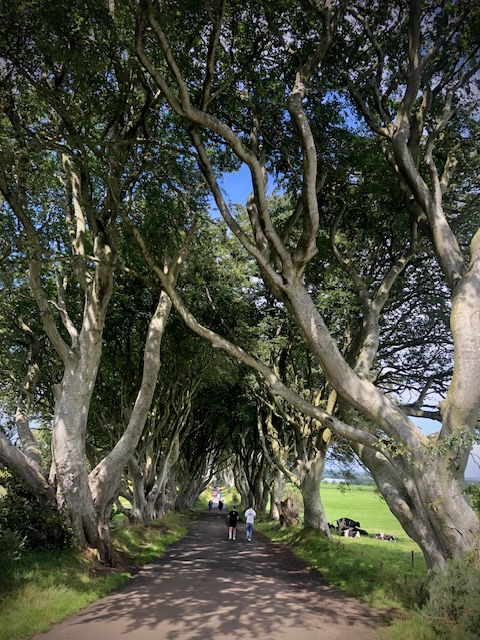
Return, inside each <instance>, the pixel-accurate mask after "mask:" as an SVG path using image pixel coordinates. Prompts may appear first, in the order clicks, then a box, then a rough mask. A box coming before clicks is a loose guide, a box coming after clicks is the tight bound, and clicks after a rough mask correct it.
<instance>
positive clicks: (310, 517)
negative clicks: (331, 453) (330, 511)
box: [300, 451, 331, 539]
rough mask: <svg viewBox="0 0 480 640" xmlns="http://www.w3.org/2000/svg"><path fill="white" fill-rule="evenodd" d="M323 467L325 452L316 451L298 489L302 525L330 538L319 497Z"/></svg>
mask: <svg viewBox="0 0 480 640" xmlns="http://www.w3.org/2000/svg"><path fill="white" fill-rule="evenodd" d="M324 468H325V454H324V452H323V451H318V452H317V455H316V456H315V458H314V459H313V460H311V461H309V463H308V468H307V469H306V470H304V472H303V473H302V480H301V483H300V490H301V492H302V498H303V526H304V527H305V528H306V529H314V530H315V531H318V532H320V533H321V534H322V535H324V536H326V537H327V538H329V539H330V537H331V535H330V528H329V526H328V522H327V516H326V515H325V510H324V508H323V504H322V499H321V497H320V483H321V481H322V474H323V470H324Z"/></svg>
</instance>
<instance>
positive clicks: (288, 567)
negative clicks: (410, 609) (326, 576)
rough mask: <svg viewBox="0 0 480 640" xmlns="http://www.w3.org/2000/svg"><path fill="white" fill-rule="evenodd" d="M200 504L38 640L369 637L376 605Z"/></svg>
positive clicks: (375, 624)
mask: <svg viewBox="0 0 480 640" xmlns="http://www.w3.org/2000/svg"><path fill="white" fill-rule="evenodd" d="M226 538H227V527H226V523H225V515H224V514H218V512H213V511H212V512H210V513H209V512H206V513H204V514H202V515H201V516H200V518H199V520H198V521H197V522H195V523H193V524H192V525H191V527H190V529H189V532H188V534H187V536H186V537H185V538H183V539H182V540H181V541H179V542H177V543H176V544H174V545H172V547H170V548H169V549H168V550H167V552H166V553H165V555H163V556H162V557H161V558H158V559H157V560H156V561H154V562H153V563H151V564H149V565H147V566H146V567H145V568H144V569H142V570H141V571H140V572H139V573H138V574H137V575H135V576H134V577H133V578H132V579H131V580H130V581H129V582H128V583H126V584H124V585H123V586H122V587H120V588H119V589H117V590H116V591H115V592H114V593H112V594H111V595H109V596H107V597H105V598H102V599H101V600H99V601H98V602H96V603H94V604H92V605H90V606H89V607H87V608H86V609H85V610H83V611H82V612H80V613H78V614H76V615H75V616H71V617H70V618H68V619H67V620H65V621H64V622H62V623H60V624H59V625H56V627H54V629H53V630H52V631H50V632H49V633H47V634H43V635H40V636H36V638H38V639H40V638H41V639H42V640H67V639H69V640H85V639H90V638H92V639H97V638H98V639H101V640H103V639H105V640H106V639H107V638H108V639H113V638H125V639H128V640H150V638H152V639H153V638H156V639H157V640H207V639H208V640H210V639H214V640H216V639H217V638H225V637H229V636H232V635H233V636H235V637H236V638H254V640H263V639H273V638H275V639H284V640H287V639H292V640H293V639H294V640H310V639H319V640H322V639H325V640H326V639H327V638H328V640H337V638H338V640H344V639H345V638H346V637H349V638H354V639H355V640H371V639H373V638H375V636H376V633H377V632H378V630H379V628H380V626H381V625H384V624H385V619H384V616H383V614H382V613H381V612H378V611H376V610H373V609H370V608H369V607H367V606H365V605H362V604H360V603H358V602H357V601H356V600H354V599H353V598H349V597H347V596H345V595H343V594H341V593H339V592H337V591H335V590H333V589H331V588H330V587H328V586H327V585H326V584H325V583H324V582H323V581H322V579H321V577H320V575H319V574H317V573H316V572H314V571H310V570H309V569H308V568H307V567H306V566H305V565H304V564H303V563H302V562H301V561H300V560H299V559H297V558H295V556H293V555H292V554H291V553H290V552H289V551H288V549H285V548H283V547H281V546H280V545H276V544H274V543H272V542H270V541H269V540H268V539H267V538H265V537H264V536H262V535H261V534H259V533H258V532H254V539H253V541H252V542H247V541H246V540H245V536H244V525H243V524H241V525H240V527H239V530H238V537H237V540H236V541H227V539H226Z"/></svg>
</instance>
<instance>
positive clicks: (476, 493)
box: [466, 482, 480, 517]
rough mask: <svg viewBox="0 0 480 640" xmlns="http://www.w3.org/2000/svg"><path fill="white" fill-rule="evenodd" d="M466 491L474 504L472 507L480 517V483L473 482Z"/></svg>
mask: <svg viewBox="0 0 480 640" xmlns="http://www.w3.org/2000/svg"><path fill="white" fill-rule="evenodd" d="M466 491H467V495H468V497H469V498H470V502H471V503H472V507H473V508H474V509H475V511H476V512H477V514H478V516H479V517H480V482H471V483H470V484H469V485H468V487H467V490H466Z"/></svg>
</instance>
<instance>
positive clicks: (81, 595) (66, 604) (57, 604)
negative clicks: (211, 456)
mask: <svg viewBox="0 0 480 640" xmlns="http://www.w3.org/2000/svg"><path fill="white" fill-rule="evenodd" d="M204 508H205V505H201V509H204ZM197 515H198V512H197V511H195V512H191V513H188V514H185V513H183V514H178V513H171V514H167V515H166V516H165V517H164V518H162V520H159V521H155V522H153V523H151V524H148V525H136V526H133V527H124V528H121V529H119V530H117V531H114V532H112V540H113V547H114V557H115V564H116V566H115V568H114V569H110V568H106V567H104V566H103V565H101V564H100V563H99V562H98V561H96V559H95V558H94V556H93V554H89V553H85V552H84V553H82V552H80V551H78V550H74V549H71V550H64V551H42V552H40V551H37V552H27V553H25V554H24V555H23V556H22V557H21V559H20V560H19V561H17V562H16V563H15V564H14V565H13V566H12V568H11V570H9V571H8V572H2V574H1V576H0V620H1V621H2V624H1V625H0V640H22V639H24V638H28V637H31V636H32V635H35V634H37V633H41V632H44V631H47V630H48V629H50V628H51V627H52V626H53V625H54V624H55V623H56V622H59V621H60V620H62V619H63V618H65V617H66V616H68V615H70V614H72V613H75V612H76V611H79V610H80V609H82V608H83V607H85V606H86V605H87V604H89V603H90V602H93V601H95V600H98V599H99V598H101V597H102V596H104V595H106V594H107V593H109V592H110V591H112V590H113V589H115V588H116V587H118V586H119V585H120V584H122V583H123V582H126V581H127V580H128V579H129V578H130V577H131V576H132V574H133V573H134V572H135V571H137V570H138V568H139V567H141V566H142V565H144V564H145V563H146V562H149V561H150V560H153V559H154V558H156V557H157V556H159V555H161V554H162V553H163V552H164V551H165V549H166V548H167V547H168V546H169V545H171V544H172V543H173V542H176V541H177V540H179V539H181V538H182V537H183V536H184V535H185V534H186V532H187V525H188V524H189V522H190V521H191V520H192V519H195V518H196V517H197Z"/></svg>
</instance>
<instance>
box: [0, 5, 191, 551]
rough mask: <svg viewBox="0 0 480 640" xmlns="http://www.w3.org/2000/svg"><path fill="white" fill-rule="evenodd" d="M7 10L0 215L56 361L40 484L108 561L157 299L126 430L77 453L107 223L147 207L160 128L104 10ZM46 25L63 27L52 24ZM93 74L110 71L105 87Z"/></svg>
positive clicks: (17, 458)
mask: <svg viewBox="0 0 480 640" xmlns="http://www.w3.org/2000/svg"><path fill="white" fill-rule="evenodd" d="M10 9H11V11H10V12H9V13H8V12H7V15H6V16H5V22H4V24H3V25H2V26H3V29H4V30H5V31H8V33H9V37H8V38H5V39H4V43H3V51H2V59H3V60H4V65H3V67H2V88H3V96H4V99H3V104H2V107H3V108H2V123H3V125H4V128H3V133H2V148H3V149H2V150H3V154H2V161H1V163H0V191H1V193H2V195H3V198H4V202H5V211H6V212H7V213H8V215H9V216H12V218H13V219H16V220H17V221H18V223H19V224H20V225H21V228H22V236H21V240H20V243H21V251H22V253H21V257H22V259H23V260H24V261H25V262H26V263H27V264H28V268H29V286H30V288H31V291H32V293H33V296H34V298H35V302H36V304H37V307H38V310H39V312H40V316H41V318H42V322H43V327H44V330H45V333H46V334H47V336H48V339H49V340H50V342H51V344H52V346H53V348H54V349H55V351H56V352H57V355H58V358H59V360H60V362H61V368H62V373H61V375H60V376H59V380H58V383H57V384H56V385H55V386H54V396H55V408H54V413H53V420H52V457H53V460H52V468H51V470H50V484H51V485H54V487H55V491H56V497H57V504H58V506H59V508H60V509H62V510H63V511H65V512H66V513H67V514H68V517H69V520H70V522H71V525H72V527H73V530H74V531H75V534H76V537H77V541H78V542H79V543H80V544H88V545H90V546H92V547H95V548H98V549H99V552H100V555H101V557H102V559H103V560H104V561H105V562H107V563H109V562H111V555H110V546H109V519H110V511H111V505H112V503H113V501H114V499H115V497H116V495H117V493H118V490H119V483H120V478H121V475H122V473H123V469H124V467H125V464H126V463H127V461H128V459H129V458H130V456H131V454H132V452H133V451H134V450H135V447H136V444H137V442H138V440H139V438H140V436H141V434H142V431H143V426H144V423H145V420H146V417H147V414H148V410H149V408H150V402H151V400H152V397H153V392H154V389H155V384H156V381H157V376H158V371H159V367H160V345H161V339H162V335H163V332H164V329H165V326H166V321H167V319H168V316H169V311H170V307H171V302H170V300H169V299H168V297H167V296H166V294H165V293H164V292H160V294H159V295H158V298H157V302H156V305H155V307H154V309H153V312H152V315H151V317H150V319H149V325H148V330H147V332H146V336H145V357H144V360H143V375H142V380H141V383H140V385H139V389H138V393H137V395H136V398H135V401H134V405H133V407H132V410H131V414H130V419H129V421H128V424H127V425H126V428H125V431H124V432H123V434H122V437H121V438H120V439H119V440H118V441H117V442H116V443H115V445H114V446H113V448H111V450H109V451H108V452H107V453H106V455H105V456H104V457H103V458H102V459H101V460H99V461H97V464H96V466H95V468H94V469H91V470H90V469H89V467H88V464H87V460H86V449H85V447H86V445H85V440H86V434H87V427H88V415H89V407H90V402H91V398H92V394H93V392H94V387H95V383H96V378H97V372H98V368H99V365H100V359H101V350H102V335H103V330H104V326H105V318H106V314H107V309H108V307H109V303H110V298H111V294H112V291H113V287H114V271H115V269H116V268H117V266H118V254H119V248H120V243H119V240H118V238H119V225H118V221H119V219H120V211H121V209H122V208H123V207H128V206H129V204H128V203H129V201H131V193H132V191H134V190H136V194H137V196H138V197H137V200H136V207H135V209H134V211H133V212H134V214H135V215H137V216H138V217H139V218H142V216H143V215H144V213H145V211H148V210H149V208H150V207H152V206H157V204H158V195H159V194H158V192H157V193H155V192H154V189H153V188H152V187H151V186H150V184H151V183H153V184H155V181H156V180H157V181H158V176H159V173H160V172H159V171H158V170H157V171H156V172H151V171H150V173H149V175H148V179H147V178H146V176H145V173H146V172H147V170H148V169H151V167H147V166H146V165H145V164H144V154H146V155H148V152H149V151H148V150H149V148H150V147H151V146H153V142H152V140H151V131H152V129H153V130H154V132H155V134H157V133H158V127H160V126H161V125H162V124H163V123H164V122H163V120H162V119H160V121H159V120H155V121H154V122H153V121H151V122H149V123H147V120H146V112H147V110H148V107H149V105H150V104H151V102H152V100H153V101H154V100H155V98H154V97H153V96H152V95H151V94H149V92H148V91H144V90H143V88H142V87H141V86H140V87H137V86H136V85H135V83H134V82H133V78H134V77H135V67H136V63H135V60H134V59H132V57H131V56H130V55H129V52H128V50H127V49H125V48H124V47H122V43H121V36H120V34H121V30H122V26H121V25H119V29H118V31H116V30H115V29H113V30H112V31H111V30H110V28H111V27H112V26H113V25H112V20H111V16H110V15H109V14H108V12H107V10H106V8H105V9H104V8H102V7H99V8H96V10H95V11H92V13H91V14H89V15H86V14H85V13H82V12H81V11H80V10H78V11H77V10H73V8H72V10H70V9H69V12H68V16H66V15H64V14H65V11H64V8H62V7H61V6H60V5H58V6H55V7H53V6H50V5H49V7H44V6H43V3H38V4H36V3H28V4H26V5H25V4H23V3H21V4H20V5H15V6H13V5H12V6H11V7H10ZM82 11H84V8H82ZM125 15H126V14H125ZM59 16H63V17H65V21H64V23H63V24H62V20H59ZM124 17H125V16H124ZM37 23H38V26H37ZM32 24H35V29H33V28H32ZM53 34H54V35H55V37H53ZM106 67H110V69H111V71H110V72H109V73H108V74H106V75H105V73H104V69H105V68H106ZM150 127H152V129H150ZM167 128H168V126H167ZM142 134H143V138H142ZM140 138H141V139H140ZM151 153H152V154H153V153H154V151H151ZM157 159H158V158H157ZM185 166H186V165H185ZM40 176H42V177H41V178H40ZM172 178H173V176H172ZM184 184H186V182H184ZM152 192H153V194H152ZM140 193H141V197H140V195H139V194H140ZM187 199H188V198H187ZM193 199H194V198H192V201H193ZM167 203H168V204H167ZM169 206H172V207H173V206H179V207H180V208H182V211H187V209H188V205H187V206H186V205H185V201H184V200H183V198H182V195H181V194H180V192H179V190H177V191H176V192H174V195H173V197H170V198H164V209H167V210H168V208H169ZM190 214H191V211H190V210H188V212H187V213H185V216H184V218H183V219H184V221H185V219H187V220H188V219H190V221H191V218H190ZM187 225H188V222H187ZM12 226H13V224H12ZM177 230H178V227H176V228H175V230H172V231H173V235H175V233H176V231H177ZM192 231H193V229H192ZM150 237H153V235H152V234H151V236H150ZM186 242H187V243H188V233H186V230H185V225H184V226H183V227H182V229H181V230H180V231H179V236H178V237H176V239H175V242H174V243H171V244H170V245H169V246H168V247H167V243H164V244H163V248H164V249H165V251H166V255H165V256H164V260H163V265H162V268H163V269H164V272H165V274H166V275H167V277H168V278H171V279H172V282H173V281H175V280H176V278H177V276H178V272H179V269H180V265H181V263H182V257H183V254H184V246H185V243H186ZM55 295H56V302H52V301H51V298H52V296H55ZM27 431H28V430H27V429H24V432H25V434H24V435H22V445H23V449H24V451H21V450H20V449H19V448H17V447H15V446H13V445H12V444H11V443H10V442H9V441H8V440H7V439H6V438H3V437H2V438H1V440H0V445H1V447H0V454H1V459H2V461H3V462H6V463H7V464H8V465H10V466H12V467H13V468H16V469H17V470H19V471H22V470H23V475H24V477H25V476H26V475H27V474H26V473H25V470H30V473H29V474H28V475H29V476H33V475H34V474H35V475H36V480H37V485H38V486H40V485H41V483H42V481H43V484H46V483H45V477H46V475H47V474H46V473H45V471H44V469H42V468H41V466H40V464H39V463H38V462H37V461H36V460H35V459H34V458H33V457H32V456H31V455H30V453H31V452H30V451H29V449H28V447H27V446H26V438H27V435H28V433H27ZM29 479H30V481H32V477H30V478H29ZM47 489H48V487H47Z"/></svg>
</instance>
